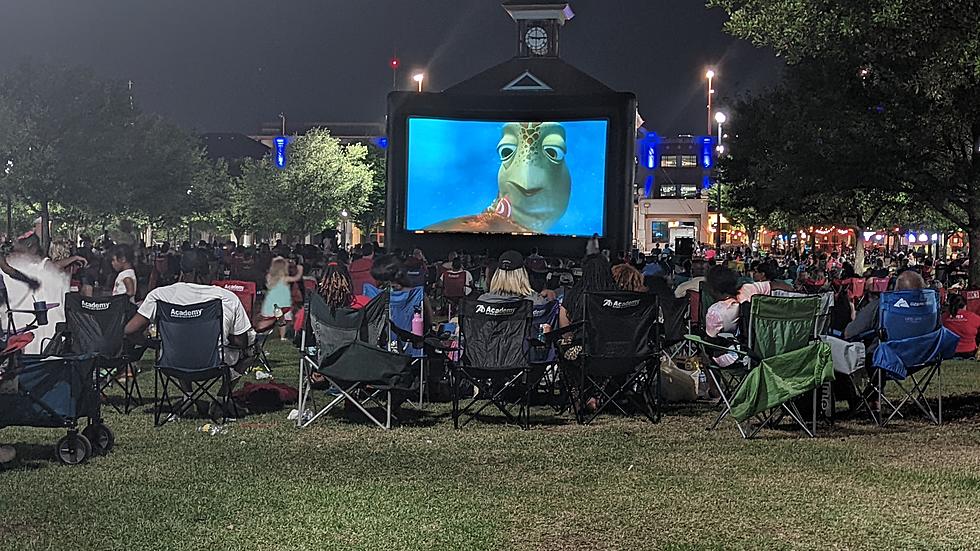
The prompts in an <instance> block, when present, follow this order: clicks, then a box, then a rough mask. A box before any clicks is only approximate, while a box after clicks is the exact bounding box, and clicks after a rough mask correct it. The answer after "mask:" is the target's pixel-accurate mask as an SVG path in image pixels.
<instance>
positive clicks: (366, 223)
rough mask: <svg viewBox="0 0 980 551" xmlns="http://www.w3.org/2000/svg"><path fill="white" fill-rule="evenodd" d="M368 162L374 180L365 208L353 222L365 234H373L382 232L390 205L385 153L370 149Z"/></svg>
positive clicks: (357, 214)
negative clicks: (387, 208) (387, 207)
mask: <svg viewBox="0 0 980 551" xmlns="http://www.w3.org/2000/svg"><path fill="white" fill-rule="evenodd" d="M367 161H368V163H369V164H370V166H371V172H372V173H373V174H374V178H373V180H372V182H371V190H370V191H369V192H368V196H367V201H366V203H365V205H364V208H363V209H362V210H361V211H360V212H358V213H356V214H355V215H354V217H353V220H354V223H355V224H357V227H359V228H361V230H362V231H363V232H364V233H366V234H373V233H375V232H377V231H378V230H380V228H381V224H382V223H383V222H384V220H385V208H386V205H387V204H388V181H387V170H386V167H385V153H384V152H383V151H382V150H379V149H376V148H373V147H369V148H368V156H367Z"/></svg>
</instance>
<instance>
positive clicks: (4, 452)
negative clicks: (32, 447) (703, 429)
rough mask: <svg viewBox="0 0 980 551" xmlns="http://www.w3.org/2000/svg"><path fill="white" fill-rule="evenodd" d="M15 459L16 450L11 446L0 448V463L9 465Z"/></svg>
mask: <svg viewBox="0 0 980 551" xmlns="http://www.w3.org/2000/svg"><path fill="white" fill-rule="evenodd" d="M16 457H17V450H15V449H14V447H13V446H0V463H10V462H11V461H13V460H14V458H16Z"/></svg>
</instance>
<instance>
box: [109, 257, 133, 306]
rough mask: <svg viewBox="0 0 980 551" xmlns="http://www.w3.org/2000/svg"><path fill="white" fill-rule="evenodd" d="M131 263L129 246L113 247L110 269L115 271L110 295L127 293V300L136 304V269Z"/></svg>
mask: <svg viewBox="0 0 980 551" xmlns="http://www.w3.org/2000/svg"><path fill="white" fill-rule="evenodd" d="M133 263H134V259H133V248H132V247H131V246H129V245H116V246H115V247H113V249H112V269H113V270H115V271H116V282H115V283H114V284H113V285H112V295H113V296H115V295H129V301H130V302H131V303H133V304H136V270H134V269H133Z"/></svg>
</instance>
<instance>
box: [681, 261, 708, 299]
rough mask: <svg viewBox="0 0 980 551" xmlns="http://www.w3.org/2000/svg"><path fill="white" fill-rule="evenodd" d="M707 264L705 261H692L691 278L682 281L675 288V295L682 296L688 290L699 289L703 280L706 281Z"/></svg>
mask: <svg viewBox="0 0 980 551" xmlns="http://www.w3.org/2000/svg"><path fill="white" fill-rule="evenodd" d="M704 272H705V266H704V262H702V261H700V260H699V261H697V262H692V263H691V279H688V280H687V281H684V282H681V283H679V284H678V285H677V288H676V289H674V296H675V297H677V298H681V297H683V296H684V295H686V294H687V292H688V291H697V290H698V289H699V288H700V287H701V282H702V281H705V279H706V278H705V277H704Z"/></svg>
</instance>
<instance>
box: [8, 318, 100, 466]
mask: <svg viewBox="0 0 980 551" xmlns="http://www.w3.org/2000/svg"><path fill="white" fill-rule="evenodd" d="M5 302H7V301H5ZM7 306H8V308H7V328H6V330H5V331H3V332H2V334H0V346H2V351H0V428H3V427H11V426H22V427H43V428H64V429H67V430H68V433H67V435H65V436H64V437H63V438H62V439H61V440H59V441H58V444H57V447H56V449H55V453H56V456H57V458H58V460H59V461H61V462H62V463H64V464H66V465H77V464H79V463H84V462H85V461H87V460H88V458H89V457H91V456H92V455H93V454H98V453H105V452H108V451H109V450H110V449H112V446H113V444H114V442H115V438H114V436H113V434H112V431H111V430H109V428H108V427H107V426H105V425H104V424H103V423H102V415H101V400H100V398H99V384H98V379H97V373H96V370H95V364H94V359H95V356H94V355H92V354H88V355H80V356H44V355H28V354H24V348H25V347H26V346H27V345H28V344H30V343H31V342H32V341H33V338H34V336H33V334H31V333H30V331H31V330H33V329H36V328H37V327H40V326H43V325H47V323H48V315H47V312H48V310H50V309H52V308H54V307H56V306H58V305H57V304H45V303H43V302H38V303H35V304H34V309H33V310H11V309H10V308H9V302H7ZM15 313H20V314H31V315H33V316H34V318H35V319H34V321H33V322H31V323H28V324H27V325H26V326H25V327H23V328H21V329H16V328H15V325H14V314H15ZM82 418H88V425H87V426H86V427H85V429H84V430H82V431H79V421H80V420H81V419H82Z"/></svg>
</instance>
